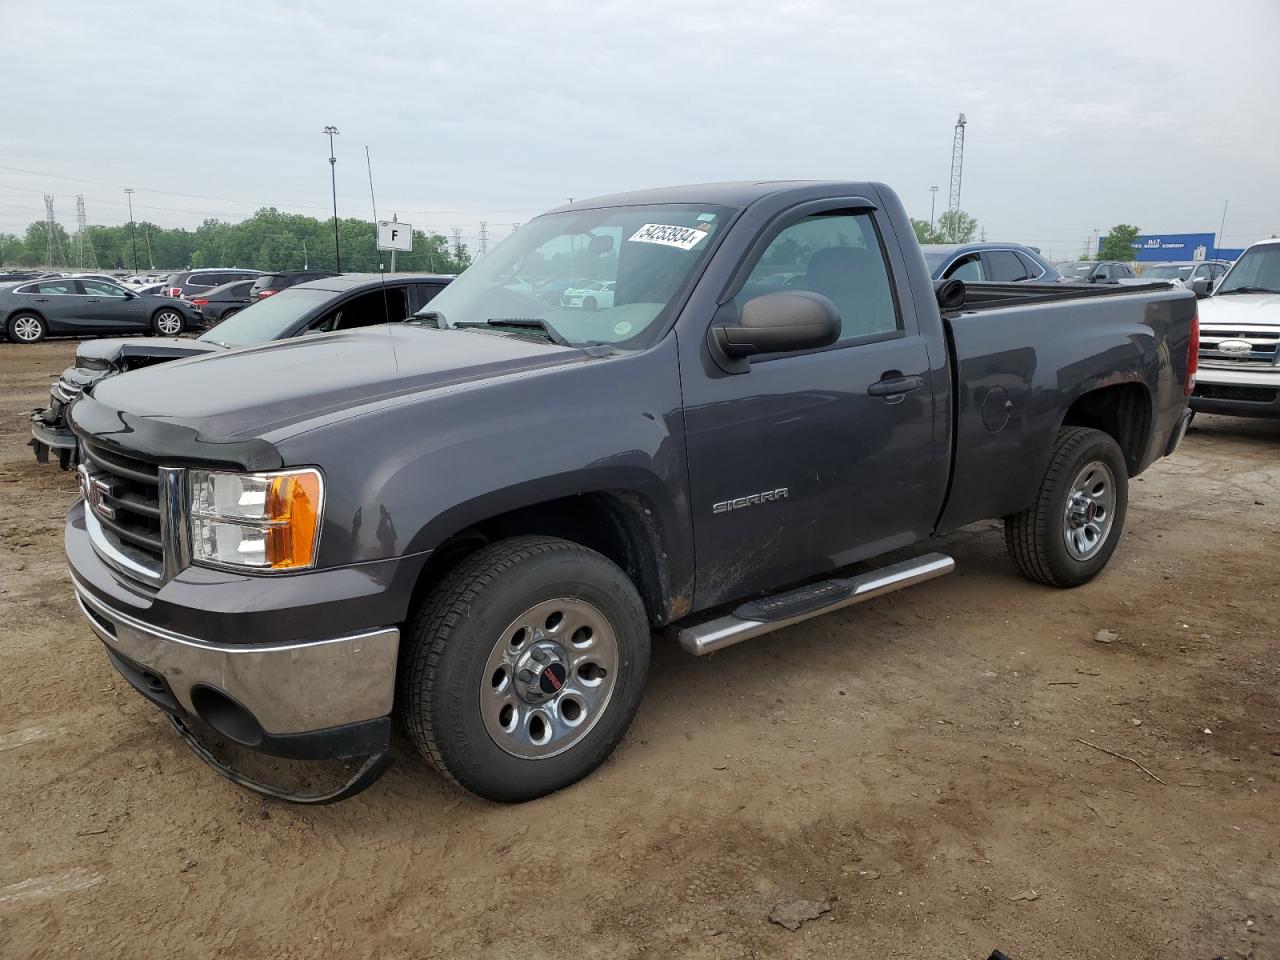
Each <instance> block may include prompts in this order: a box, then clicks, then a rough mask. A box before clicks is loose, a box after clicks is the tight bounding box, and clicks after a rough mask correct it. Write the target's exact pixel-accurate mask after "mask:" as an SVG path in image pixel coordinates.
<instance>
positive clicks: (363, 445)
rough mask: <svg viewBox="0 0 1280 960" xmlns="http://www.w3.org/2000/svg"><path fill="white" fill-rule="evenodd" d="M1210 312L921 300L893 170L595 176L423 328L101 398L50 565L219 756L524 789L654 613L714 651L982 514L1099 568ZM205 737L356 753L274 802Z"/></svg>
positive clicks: (174, 715) (630, 682)
mask: <svg viewBox="0 0 1280 960" xmlns="http://www.w3.org/2000/svg"><path fill="white" fill-rule="evenodd" d="M530 277H533V278H545V277H569V278H574V277H579V278H581V277H585V278H591V279H600V280H611V281H613V282H614V286H613V288H612V300H611V301H605V302H603V303H598V304H595V309H587V308H583V307H581V306H577V307H574V306H570V305H568V304H567V303H565V304H557V305H548V304H547V303H546V302H545V301H544V300H542V299H539V298H537V297H536V296H534V295H533V293H532V289H531V288H532V284H531V282H530V280H529V279H528V278H530ZM1196 336H1197V334H1196V300H1195V297H1194V296H1193V294H1192V293H1191V292H1190V291H1185V290H1178V289H1173V288H1170V287H1168V286H1166V285H1160V286H1157V287H1151V288H1145V287H1134V286H1123V287H1120V286H1112V287H1107V286H1097V287H1093V288H1085V287H1078V288H1074V287H1070V286H1065V285H1062V284H1035V283H1018V284H1009V285H1001V284H973V285H969V286H967V287H966V286H965V285H964V284H963V283H961V282H959V281H955V280H950V281H940V282H939V283H938V285H937V286H936V287H935V285H934V283H933V281H932V280H931V279H930V276H929V271H928V269H927V267H926V266H925V262H924V259H923V257H922V255H921V253H920V248H919V247H918V245H917V244H916V240H915V237H914V235H913V233H912V229H911V225H910V223H909V221H908V219H907V216H906V213H905V211H904V210H903V208H902V205H901V203H900V202H899V201H898V199H897V197H896V196H895V195H894V194H893V193H892V191H890V190H889V189H888V188H887V187H885V186H883V185H881V184H875V183H840V182H818V183H811V182H781V183H735V184H718V185H709V186H691V187H677V188H671V189H661V190H649V191H643V192H637V193H629V194H623V195H618V196H611V197H603V198H600V199H595V200H588V201H580V202H578V203H575V204H573V205H571V206H566V207H562V208H560V209H557V210H553V211H551V212H550V213H547V214H545V215H543V216H541V217H538V218H536V219H534V220H532V221H530V222H529V223H527V224H525V225H524V226H523V227H521V228H520V229H519V230H518V231H517V232H516V233H514V234H513V235H512V236H511V237H509V238H508V239H506V240H505V241H503V243H501V244H500V245H499V246H498V247H496V248H495V249H494V250H493V251H492V252H490V253H489V254H488V255H487V256H485V257H484V258H482V259H481V260H479V261H477V262H476V263H475V264H474V265H473V266H472V267H470V268H469V269H468V270H467V271H466V272H465V273H464V274H463V275H462V276H461V277H459V278H458V279H457V280H456V281H454V283H453V284H452V285H451V286H449V287H448V288H446V289H445V290H444V291H443V292H441V293H440V295H439V296H438V297H436V298H435V299H434V300H433V301H432V302H431V303H430V304H429V305H428V306H427V307H426V308H425V309H424V310H423V311H420V313H419V314H418V316H417V317H416V318H414V319H413V320H412V321H411V322H410V323H407V324H406V323H399V324H387V325H385V326H378V327H366V328H364V329H360V330H353V331H350V332H347V333H334V334H325V335H320V336H315V337H306V338H302V339H296V340H288V341H283V342H280V343H276V344H271V345H267V346H263V347H254V348H247V349H241V350H233V351H229V352H224V353H220V354H218V355H214V356H209V357H201V358H195V359H190V360H178V361H174V362H171V363H166V364H163V365H160V366H154V367H150V368H147V369H143V370H139V371H136V372H132V373H127V374H124V375H122V376H117V377H112V378H110V379H107V380H103V381H102V382H100V383H98V384H96V385H94V386H93V387H92V388H91V389H88V390H86V391H85V392H84V394H83V395H82V396H80V397H79V398H78V399H76V400H75V402H74V403H73V405H72V406H71V408H70V412H69V422H70V424H71V426H72V428H73V429H74V431H75V433H76V435H77V437H78V439H79V442H80V445H81V449H82V452H83V454H84V460H83V463H82V464H81V466H80V468H79V469H80V476H81V485H82V489H83V494H84V496H83V499H82V500H81V501H78V502H77V503H76V504H75V505H74V506H73V507H72V508H71V510H70V512H69V514H68V516H67V523H66V552H67V557H68V560H69V563H70V568H71V575H72V579H73V581H74V586H75V592H76V596H77V597H78V599H79V602H80V604H81V606H82V608H83V610H84V613H85V615H86V616H87V617H88V619H89V622H90V624H91V626H92V628H93V630H94V631H95V632H96V633H97V635H98V636H99V637H100V638H101V639H102V641H103V643H104V645H105V648H106V653H107V655H108V656H109V657H110V659H111V661H112V663H113V664H114V665H115V666H116V668H117V669H118V670H119V671H120V673H121V674H123V675H124V676H125V677H126V678H127V679H128V680H129V682H130V683H132V684H133V686H134V687H136V688H137V690H138V691H139V692H140V693H141V694H142V695H143V696H144V697H146V698H148V699H149V700H151V701H152V702H153V703H154V704H156V705H157V706H159V707H160V708H161V709H162V710H164V711H166V712H167V713H168V714H169V716H170V718H171V720H172V722H173V725H174V727H175V729H176V730H177V731H178V732H179V733H180V734H181V735H182V736H183V737H184V738H185V739H186V740H187V742H188V743H189V744H190V745H191V746H192V747H193V749H195V750H196V751H197V753H199V754H200V756H201V757H202V758H204V759H205V760H207V761H208V762H210V763H211V764H213V765H214V766H215V768H216V769H218V770H219V771H220V772H221V773H223V774H224V775H226V776H229V777H231V778H232V779H235V780H236V781H237V782H240V783H242V784H245V785H248V786H250V787H253V788H254V789H258V790H262V791H264V792H268V793H274V794H275V795H282V794H283V795H286V796H287V797H288V798H289V799H293V800H300V801H309V802H323V801H331V800H334V799H337V798H339V797H344V796H349V795H351V794H352V793H354V792H356V791H358V790H360V789H362V788H363V787H365V786H367V785H368V783H370V782H372V780H373V779H375V778H376V776H377V775H378V773H380V772H381V770H382V769H384V768H385V766H386V764H387V763H388V762H389V761H388V760H387V756H388V744H389V739H390V736H391V728H392V727H391V716H392V714H393V712H394V713H397V714H398V715H399V716H400V717H401V718H402V720H403V723H404V727H405V728H406V729H407V731H408V734H409V737H410V738H411V739H412V741H413V742H414V744H416V746H417V747H418V748H419V750H421V752H422V753H423V754H424V755H425V756H426V757H427V758H428V759H429V760H430V762H431V763H432V764H433V765H434V766H435V767H436V768H438V769H439V770H440V771H441V773H443V774H444V775H445V776H446V777H449V778H451V779H452V780H454V781H456V782H457V783H458V784H460V785H461V786H463V787H465V788H467V789H468V790H471V791H473V792H475V793H477V794H479V795H481V796H484V797H488V798H492V799H496V800H503V801H520V800H528V799H530V798H533V797H537V796H540V795H542V794H545V793H548V792H550V791H553V790H556V789H558V788H560V787H564V786H566V785H567V784H570V783H573V782H574V781H576V780H578V779H579V778H581V777H583V776H585V775H586V774H588V773H589V772H590V771H591V770H592V769H593V768H595V767H596V766H597V765H598V764H599V763H600V762H601V761H603V760H604V759H605V757H607V756H608V755H609V753H610V751H611V750H613V748H614V746H615V745H616V744H617V743H618V741H619V739H620V738H621V737H622V735H623V732H624V731H625V730H626V728H627V725H628V724H629V722H630V721H631V718H632V715H633V714H634V712H635V710H636V707H637V705H638V703H639V701H640V696H641V691H642V689H643V687H644V684H645V676H646V671H647V667H648V663H649V644H650V633H651V629H652V628H654V627H670V628H671V631H672V632H673V633H674V635H675V636H676V637H677V639H678V642H679V643H680V645H681V646H682V647H683V648H684V649H685V650H687V651H688V652H690V653H692V654H706V653H710V652H713V651H716V650H720V649H722V648H724V647H726V646H728V645H730V644H733V643H736V642H738V641H741V640H745V639H748V638H751V637H755V636H759V635H761V634H764V633H767V632H769V631H771V630H776V629H778V628H780V627H784V626H787V625H788V624H792V623H796V622H797V621H800V620H803V619H805V618H808V617H812V616H816V615H819V614H822V613H824V612H826V611H829V610H833V609H836V608H839V607H843V606H846V605H848V604H851V603H857V602H859V601H861V600H864V599H867V598H869V597H874V596H877V595H880V594H883V593H886V592H888V591H891V590H895V589H899V588H901V587H905V586H909V585H911V584H915V583H920V582H922V581H925V580H928V579H930V578H932V577H936V576H939V575H941V574H945V573H948V572H949V571H950V570H951V569H952V567H953V561H952V560H951V558H950V557H947V556H943V555H941V554H938V553H934V552H923V553H920V554H919V555H917V556H915V557H914V558H910V559H905V560H902V559H895V562H892V563H889V564H888V565H880V566H875V565H873V564H867V563H866V562H865V561H869V560H873V559H874V558H876V557H878V556H880V555H882V554H886V553H888V552H890V551H902V550H903V549H904V548H907V547H910V546H911V545H913V544H918V543H921V542H923V541H926V540H928V539H929V538H930V537H932V536H934V535H935V534H938V533H942V532H945V531H949V530H954V529H956V528H957V527H960V526H962V525H964V524H968V523H972V522H974V521H977V520H981V519H984V518H997V517H999V518H1004V523H1005V531H1006V538H1007V542H1008V546H1009V553H1010V555H1011V557H1012V559H1013V561H1014V563H1015V564H1016V565H1017V567H1018V568H1019V569H1020V570H1021V571H1022V573H1023V574H1025V575H1026V576H1028V577H1030V578H1032V579H1033V580H1036V581H1039V582H1041V583H1045V584H1049V585H1051V586H1057V587H1074V586H1078V585H1080V584H1084V583H1086V582H1087V581H1089V580H1090V579H1091V578H1093V577H1094V576H1095V575H1096V574H1097V573H1098V572H1099V571H1100V570H1101V569H1102V568H1103V567H1104V566H1105V565H1106V563H1107V561H1108V560H1109V559H1110V558H1111V555H1112V552H1113V551H1114V550H1115V548H1116V545H1117V543H1118V541H1119V540H1120V535H1121V529H1122V526H1123V524H1124V519H1125V508H1126V505H1127V501H1128V482H1129V478H1131V477H1133V476H1135V475H1136V474H1139V473H1141V472H1142V471H1143V470H1145V469H1146V468H1147V467H1148V466H1149V465H1150V464H1151V463H1152V462H1153V461H1154V460H1156V459H1157V458H1159V457H1161V456H1164V455H1168V454H1169V453H1171V452H1172V451H1173V449H1174V448H1175V446H1176V445H1177V444H1178V442H1179V440H1180V439H1181V437H1182V435H1183V432H1184V431H1185V429H1186V424H1187V420H1188V416H1189V411H1188V409H1187V397H1188V395H1189V394H1190V393H1191V390H1192V387H1193V383H1194V363H1195V357H1196ZM228 744H230V745H233V746H235V745H238V748H237V749H241V751H242V752H244V753H245V755H246V756H248V757H249V758H250V760H254V759H255V758H257V759H264V756H263V755H274V756H275V757H286V758H292V759H295V760H296V759H308V760H317V761H319V760H325V761H332V760H333V758H359V759H357V760H352V761H350V762H349V767H350V769H353V770H354V773H352V774H351V775H350V778H349V779H348V780H347V781H346V782H345V783H343V784H342V785H341V786H340V787H339V788H337V789H333V790H326V791H321V792H314V791H313V792H305V791H297V792H289V791H284V790H280V789H278V788H277V787H275V786H274V785H273V784H272V783H270V782H268V781H267V780H264V779H262V778H256V777H254V776H250V775H248V774H247V773H246V772H245V771H244V769H242V768H237V767H236V766H235V765H234V764H232V763H230V762H228V761H227V760H226V759H225V757H224V756H223V755H222V754H219V753H218V751H217V750H216V749H215V747H218V746H226V745H228ZM244 748H248V750H247V751H246V750H244ZM313 766H314V765H312V766H307V765H304V767H306V768H307V769H311V768H312V767H313Z"/></svg>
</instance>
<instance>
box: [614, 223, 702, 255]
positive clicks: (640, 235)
mask: <svg viewBox="0 0 1280 960" xmlns="http://www.w3.org/2000/svg"><path fill="white" fill-rule="evenodd" d="M706 235H707V234H706V228H705V226H704V228H703V229H701V230H699V229H697V228H696V227H676V226H672V225H671V224H667V223H646V224H645V225H644V226H643V227H641V228H640V229H639V230H637V231H636V232H635V233H633V234H632V235H631V236H630V237H629V238H628V239H629V240H632V241H633V242H635V243H660V244H662V245H663V246H665V247H679V248H680V249H681V250H692V249H693V248H694V247H696V246H697V245H698V244H699V243H701V242H702V239H703V238H704V237H705V236H706Z"/></svg>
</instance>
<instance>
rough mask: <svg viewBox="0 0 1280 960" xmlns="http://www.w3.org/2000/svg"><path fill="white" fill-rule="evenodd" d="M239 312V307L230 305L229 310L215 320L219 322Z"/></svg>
mask: <svg viewBox="0 0 1280 960" xmlns="http://www.w3.org/2000/svg"><path fill="white" fill-rule="evenodd" d="M239 312H240V308H239V307H232V308H231V309H230V310H228V311H227V312H226V313H224V314H223V315H222V316H221V317H219V318H218V319H217V321H216V322H217V323H221V322H222V321H223V320H229V319H230V318H231V317H234V316H235V315H236V314H237V313H239Z"/></svg>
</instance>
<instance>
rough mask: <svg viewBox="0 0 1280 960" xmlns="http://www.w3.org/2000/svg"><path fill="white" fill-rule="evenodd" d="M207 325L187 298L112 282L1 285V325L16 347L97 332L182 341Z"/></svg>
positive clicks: (53, 281) (51, 281)
mask: <svg viewBox="0 0 1280 960" xmlns="http://www.w3.org/2000/svg"><path fill="white" fill-rule="evenodd" d="M203 325H204V319H203V315H202V314H201V312H200V310H199V308H198V307H196V306H195V305H194V304H192V303H190V302H188V301H186V300H181V299H178V298H175V297H166V296H158V295H155V294H149V293H147V294H144V293H135V292H134V291H132V290H128V289H126V288H124V287H122V286H120V285H119V284H117V283H114V282H111V281H108V280H102V279H96V278H90V277H84V278H80V277H52V278H48V279H44V280H32V281H29V282H26V283H14V284H5V285H0V327H2V328H3V330H4V331H5V333H6V334H7V336H8V338H9V339H10V340H12V341H14V342H15V343H39V342H40V341H41V340H43V339H44V338H45V337H46V336H50V335H63V336H83V335H85V334H94V333H108V334H121V333H140V332H149V333H154V334H155V335H156V336H166V337H176V336H178V334H180V333H182V332H183V331H184V330H191V329H195V330H199V329H200V328H201V327H203Z"/></svg>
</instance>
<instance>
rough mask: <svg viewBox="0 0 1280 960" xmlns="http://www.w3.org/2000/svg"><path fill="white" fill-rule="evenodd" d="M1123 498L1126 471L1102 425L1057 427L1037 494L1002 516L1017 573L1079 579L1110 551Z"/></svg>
mask: <svg viewBox="0 0 1280 960" xmlns="http://www.w3.org/2000/svg"><path fill="white" fill-rule="evenodd" d="M1128 506H1129V474H1128V470H1127V468H1126V466H1125V462H1124V454H1123V453H1122V452H1121V450H1120V446H1119V444H1117V443H1116V442H1115V440H1114V439H1113V438H1112V437H1111V436H1110V435H1109V434H1106V433H1103V432H1102V431H1101V430H1092V429H1089V428H1086V427H1064V428H1063V429H1062V430H1060V431H1058V439H1057V441H1056V442H1055V444H1054V448H1053V455H1052V456H1051V457H1050V460H1049V469H1048V470H1047V471H1046V472H1045V477H1044V481H1043V482H1042V484H1041V486H1040V495H1039V496H1038V497H1037V499H1036V502H1035V503H1034V504H1033V505H1032V506H1030V507H1028V508H1027V509H1026V510H1024V511H1022V512H1021V513H1017V514H1013V515H1012V516H1008V517H1005V518H1004V535H1005V543H1006V545H1007V546H1008V548H1009V556H1010V557H1011V558H1012V559H1013V562H1014V563H1015V564H1016V565H1017V567H1018V569H1019V570H1020V571H1021V572H1022V574H1023V576H1025V577H1027V578H1028V579H1031V580H1035V581H1037V582H1039V583H1045V584H1048V585H1049V586H1051V587H1078V586H1080V585H1081V584H1083V583H1088V582H1089V581H1090V580H1092V579H1093V578H1094V577H1096V576H1097V575H1098V574H1099V573H1100V572H1101V571H1102V568H1103V567H1105V566H1106V565H1107V561H1109V560H1110V559H1111V554H1112V553H1113V552H1115V548H1116V544H1117V543H1118V542H1119V540H1120V534H1121V531H1122V530H1123V528H1124V518H1125V513H1126V512H1127V510H1128Z"/></svg>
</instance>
